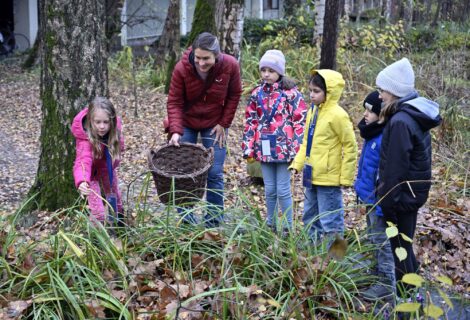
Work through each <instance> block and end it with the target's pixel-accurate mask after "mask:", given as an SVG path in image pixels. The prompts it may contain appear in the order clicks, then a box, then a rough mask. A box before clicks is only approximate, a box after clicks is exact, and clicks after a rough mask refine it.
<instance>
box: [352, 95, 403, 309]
mask: <svg viewBox="0 0 470 320" xmlns="http://www.w3.org/2000/svg"><path fill="white" fill-rule="evenodd" d="M363 105H364V109H365V111H364V118H363V119H362V120H361V121H360V122H359V124H358V127H359V131H360V134H361V137H362V138H363V139H364V146H363V147H362V152H361V158H360V159H359V166H358V172H357V178H356V182H355V184H354V189H355V190H356V193H357V197H358V200H359V202H360V203H361V204H365V205H366V208H367V234H368V235H367V237H368V239H369V241H370V242H371V244H373V245H374V257H375V260H376V265H375V268H374V269H373V271H372V273H373V274H374V275H377V276H378V278H379V282H378V283H377V284H375V285H373V286H371V287H370V288H368V289H367V290H366V291H364V292H362V296H363V298H364V299H366V300H371V301H376V300H377V299H381V298H385V297H389V296H391V295H393V293H394V291H395V290H394V289H395V264H394V261H393V254H392V249H391V247H390V242H389V241H388V238H387V235H386V233H385V229H386V228H387V224H386V221H385V219H384V217H383V214H382V209H381V208H380V206H378V205H377V198H376V186H377V179H378V169H379V160H380V147H381V144H382V132H383V129H384V127H385V123H379V115H380V110H381V108H382V100H381V99H380V98H379V92H378V91H374V92H371V93H370V94H369V95H368V96H367V97H366V99H365V100H364V103H363Z"/></svg>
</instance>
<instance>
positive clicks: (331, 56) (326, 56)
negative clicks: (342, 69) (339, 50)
mask: <svg viewBox="0 0 470 320" xmlns="http://www.w3.org/2000/svg"><path fill="white" fill-rule="evenodd" d="M338 18H339V0H328V1H327V2H326V7H325V26H324V28H323V30H324V32H323V37H322V42H321V56H320V69H333V70H334V69H336V42H337V40H338Z"/></svg>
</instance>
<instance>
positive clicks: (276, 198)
mask: <svg viewBox="0 0 470 320" xmlns="http://www.w3.org/2000/svg"><path fill="white" fill-rule="evenodd" d="M288 166H289V165H288V164H287V162H285V163H275V162H262V163H261V170H262V171H263V180H264V192H265V195H266V207H267V216H266V220H267V221H266V224H267V225H268V226H270V227H272V228H274V229H276V230H277V225H278V223H277V220H278V219H277V218H278V204H279V206H280V207H281V211H282V222H283V228H284V229H287V228H289V229H292V193H291V189H290V186H291V184H290V171H289V170H288V169H287V168H288Z"/></svg>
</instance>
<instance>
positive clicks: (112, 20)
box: [105, 0, 124, 52]
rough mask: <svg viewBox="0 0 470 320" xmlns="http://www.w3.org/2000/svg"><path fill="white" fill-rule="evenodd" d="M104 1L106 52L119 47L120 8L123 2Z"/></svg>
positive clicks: (121, 0)
mask: <svg viewBox="0 0 470 320" xmlns="http://www.w3.org/2000/svg"><path fill="white" fill-rule="evenodd" d="M105 1H106V9H105V10H106V11H105V12H106V48H107V51H108V52H111V51H112V50H113V49H115V50H117V49H119V48H120V46H121V39H120V37H119V33H120V32H121V10H120V9H121V8H122V2H124V1H123V0H105Z"/></svg>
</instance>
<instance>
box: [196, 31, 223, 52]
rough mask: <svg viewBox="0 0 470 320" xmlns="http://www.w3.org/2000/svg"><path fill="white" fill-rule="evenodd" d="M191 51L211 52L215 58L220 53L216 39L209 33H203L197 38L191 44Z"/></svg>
mask: <svg viewBox="0 0 470 320" xmlns="http://www.w3.org/2000/svg"><path fill="white" fill-rule="evenodd" d="M192 47H193V51H194V50H196V49H202V50H206V51H210V52H212V53H213V54H214V55H215V56H216V57H217V56H218V55H219V53H220V45H219V40H217V37H216V36H214V35H213V34H211V33H209V32H203V33H201V34H200V35H198V36H197V38H196V40H194V42H193V45H192Z"/></svg>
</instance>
